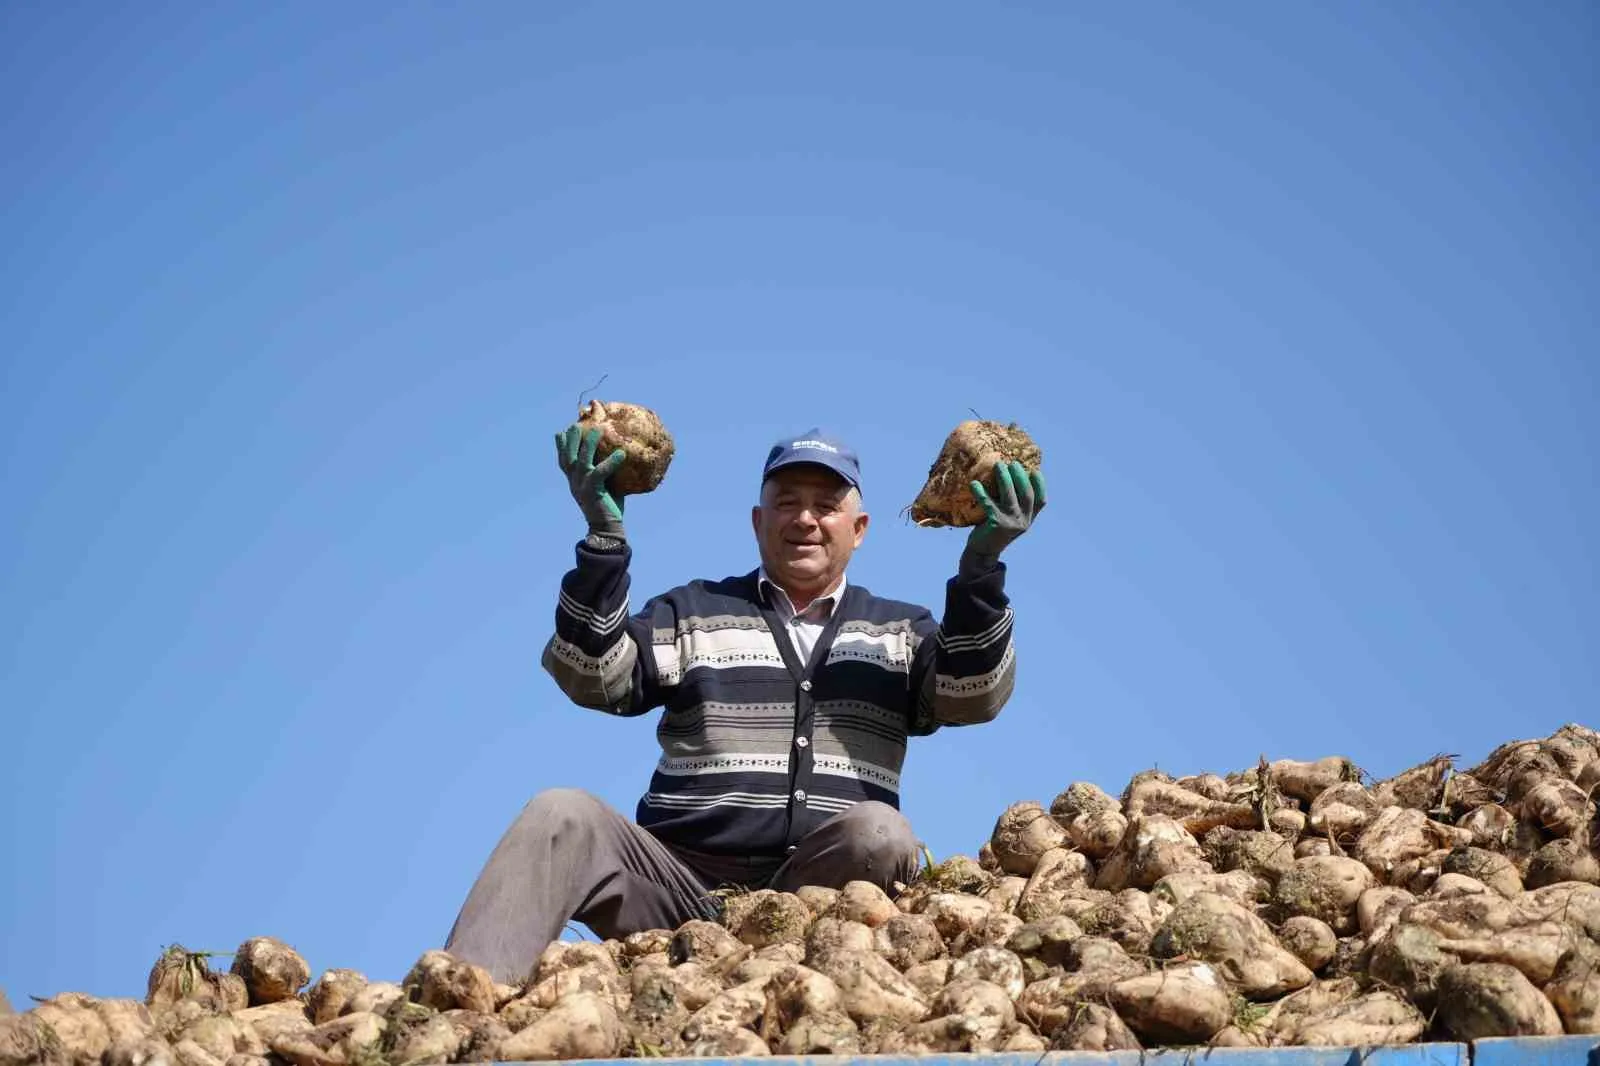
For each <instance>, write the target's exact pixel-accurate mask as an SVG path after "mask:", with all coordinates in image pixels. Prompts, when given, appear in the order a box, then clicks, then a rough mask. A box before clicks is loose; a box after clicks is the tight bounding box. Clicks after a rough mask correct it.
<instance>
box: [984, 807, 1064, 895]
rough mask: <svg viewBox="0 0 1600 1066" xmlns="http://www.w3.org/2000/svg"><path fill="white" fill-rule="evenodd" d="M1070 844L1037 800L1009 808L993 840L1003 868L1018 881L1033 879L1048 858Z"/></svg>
mask: <svg viewBox="0 0 1600 1066" xmlns="http://www.w3.org/2000/svg"><path fill="white" fill-rule="evenodd" d="M1066 842H1067V838H1066V832H1065V831H1064V830H1063V829H1062V828H1061V826H1059V825H1057V824H1056V821H1055V819H1053V818H1051V817H1050V813H1049V812H1048V811H1046V810H1045V809H1044V808H1043V807H1042V806H1040V805H1039V804H1038V803H1037V802H1035V801H1033V800H1026V801H1023V802H1021V803H1013V804H1012V805H1011V806H1010V807H1007V808H1006V810H1005V812H1004V813H1002V814H1001V815H1000V817H999V818H998V819H997V820H996V821H995V825H994V833H993V834H992V835H991V836H990V838H989V846H990V847H992V848H993V849H994V857H995V859H996V860H997V861H998V862H999V863H1000V868H1001V869H1002V870H1004V871H1005V872H1006V873H1008V874H1015V875H1016V876H1018V877H1030V876H1032V874H1033V871H1034V869H1035V868H1037V867H1038V865H1039V860H1040V859H1041V858H1043V857H1044V854H1045V853H1046V852H1048V851H1050V850H1052V849H1054V848H1059V847H1061V846H1063V845H1064V844H1065V843H1066Z"/></svg>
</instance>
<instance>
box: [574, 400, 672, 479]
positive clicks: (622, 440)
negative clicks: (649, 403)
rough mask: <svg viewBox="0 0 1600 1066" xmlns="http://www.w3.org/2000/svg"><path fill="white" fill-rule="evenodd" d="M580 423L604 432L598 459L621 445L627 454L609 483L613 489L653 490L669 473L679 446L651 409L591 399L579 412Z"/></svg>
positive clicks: (601, 435)
mask: <svg viewBox="0 0 1600 1066" xmlns="http://www.w3.org/2000/svg"><path fill="white" fill-rule="evenodd" d="M578 426H579V427H580V429H581V430H583V431H584V432H586V433H587V432H588V431H589V430H591V429H598V430H599V431H600V442H599V444H597V445H596V447H595V450H594V457H595V462H597V463H598V462H600V461H601V460H603V459H604V458H605V457H606V456H608V455H610V454H611V453H612V452H614V451H616V450H617V449H618V448H620V449H622V451H623V453H624V454H625V455H626V456H627V458H625V459H624V460H623V461H622V466H621V467H620V468H619V469H618V470H617V472H616V473H615V474H613V475H612V476H611V480H610V482H609V483H608V486H609V488H610V489H611V491H612V492H614V493H617V494H618V495H622V496H633V495H639V494H642V493H646V492H652V491H654V490H655V489H656V487H657V486H659V485H660V484H661V481H662V479H663V478H665V477H666V476H667V468H668V467H669V466H671V465H672V457H673V454H674V452H675V451H676V446H675V445H674V443H673V440H672V434H671V433H669V432H667V427H666V426H665V425H663V424H662V422H661V419H660V417H659V416H658V415H657V414H656V413H655V412H654V411H652V410H651V409H650V408H648V407H643V406H641V405H639V404H634V403H620V402H616V401H612V402H610V403H602V402H601V401H599V400H590V401H589V403H588V404H586V405H585V406H584V408H583V409H582V410H581V411H580V412H579V414H578Z"/></svg>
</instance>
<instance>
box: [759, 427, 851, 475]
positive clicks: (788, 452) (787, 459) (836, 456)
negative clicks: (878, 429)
mask: <svg viewBox="0 0 1600 1066" xmlns="http://www.w3.org/2000/svg"><path fill="white" fill-rule="evenodd" d="M796 463H815V464H817V465H818V466H825V467H827V468H828V469H829V470H832V471H833V472H834V473H836V474H838V475H839V476H840V477H842V478H844V479H845V480H846V481H848V482H849V483H850V484H851V485H852V486H853V487H854V488H857V489H859V488H860V487H861V460H860V459H859V458H858V457H857V456H856V453H855V451H854V449H852V448H851V447H850V446H849V445H848V444H846V443H845V442H844V441H842V440H840V439H839V438H838V437H835V436H832V435H830V434H827V433H824V432H822V430H820V429H816V428H812V429H808V430H806V431H805V432H804V433H802V434H800V435H799V436H797V437H785V438H784V439H783V440H780V441H778V442H777V443H776V444H774V445H773V446H772V450H771V451H769V452H767V462H766V465H765V466H763V467H762V468H761V480H762V481H766V479H767V478H768V477H769V476H771V474H772V472H773V471H774V470H778V469H780V468H782V467H785V466H793V465H795V464H796Z"/></svg>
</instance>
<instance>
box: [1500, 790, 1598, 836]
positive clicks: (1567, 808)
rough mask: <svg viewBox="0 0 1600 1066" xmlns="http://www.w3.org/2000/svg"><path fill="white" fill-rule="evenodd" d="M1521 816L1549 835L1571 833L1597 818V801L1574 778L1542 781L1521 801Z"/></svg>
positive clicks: (1573, 833)
mask: <svg viewBox="0 0 1600 1066" xmlns="http://www.w3.org/2000/svg"><path fill="white" fill-rule="evenodd" d="M1518 812H1519V813H1520V814H1521V815H1522V820H1523V821H1524V822H1527V823H1529V824H1530V825H1534V826H1537V827H1538V828H1539V829H1541V830H1543V831H1544V832H1545V833H1546V834H1547V835H1548V836H1552V837H1570V836H1574V835H1576V834H1577V833H1578V831H1579V830H1581V829H1583V828H1584V827H1585V826H1587V825H1589V824H1591V823H1592V822H1593V820H1594V803H1593V801H1591V800H1590V799H1589V795H1588V793H1587V792H1585V791H1584V790H1583V789H1581V788H1579V787H1578V786H1577V785H1576V784H1574V783H1573V782H1571V781H1566V780H1562V779H1559V778H1557V779H1551V780H1546V781H1541V782H1540V783H1539V784H1537V785H1535V786H1534V787H1533V788H1531V789H1529V790H1528V793H1527V794H1526V795H1525V796H1523V797H1522V802H1521V803H1520V804H1518Z"/></svg>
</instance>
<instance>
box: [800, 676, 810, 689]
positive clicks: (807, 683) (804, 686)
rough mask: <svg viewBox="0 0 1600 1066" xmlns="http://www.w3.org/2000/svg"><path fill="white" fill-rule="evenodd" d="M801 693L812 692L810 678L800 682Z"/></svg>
mask: <svg viewBox="0 0 1600 1066" xmlns="http://www.w3.org/2000/svg"><path fill="white" fill-rule="evenodd" d="M800 691H801V692H810V691H811V679H810V678H806V679H805V680H804V681H802V682H800Z"/></svg>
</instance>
